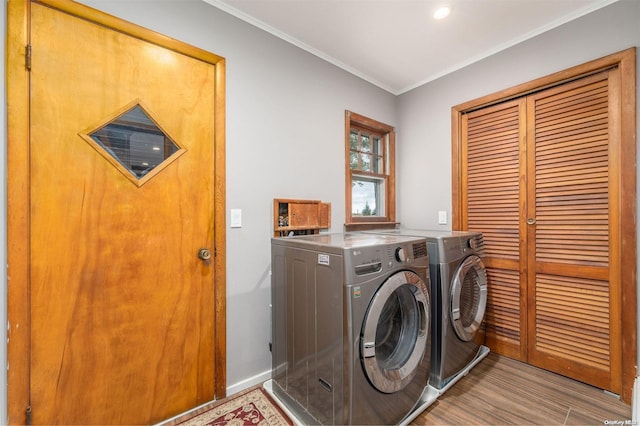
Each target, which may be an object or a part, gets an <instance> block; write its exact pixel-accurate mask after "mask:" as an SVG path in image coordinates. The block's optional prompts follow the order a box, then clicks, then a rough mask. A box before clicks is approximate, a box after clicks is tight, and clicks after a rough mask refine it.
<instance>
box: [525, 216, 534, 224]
mask: <svg viewBox="0 0 640 426" xmlns="http://www.w3.org/2000/svg"><path fill="white" fill-rule="evenodd" d="M535 223H536V219H535V218H533V217H530V218H529V219H527V225H535Z"/></svg>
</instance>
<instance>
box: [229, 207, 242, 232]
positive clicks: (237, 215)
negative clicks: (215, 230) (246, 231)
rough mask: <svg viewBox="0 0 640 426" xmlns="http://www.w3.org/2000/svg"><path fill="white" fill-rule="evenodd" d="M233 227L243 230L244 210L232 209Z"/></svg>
mask: <svg viewBox="0 0 640 426" xmlns="http://www.w3.org/2000/svg"><path fill="white" fill-rule="evenodd" d="M231 227H232V228H242V210H241V209H231Z"/></svg>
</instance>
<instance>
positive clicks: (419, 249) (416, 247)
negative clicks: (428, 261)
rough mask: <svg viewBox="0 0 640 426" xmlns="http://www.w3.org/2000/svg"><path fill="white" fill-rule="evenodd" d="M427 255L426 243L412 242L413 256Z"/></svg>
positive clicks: (415, 257) (418, 257)
mask: <svg viewBox="0 0 640 426" xmlns="http://www.w3.org/2000/svg"><path fill="white" fill-rule="evenodd" d="M426 255H427V243H426V241H423V242H421V243H415V244H413V258H414V259H420V258H421V257H425V256H426Z"/></svg>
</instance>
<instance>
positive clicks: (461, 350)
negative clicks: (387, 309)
mask: <svg viewBox="0 0 640 426" xmlns="http://www.w3.org/2000/svg"><path fill="white" fill-rule="evenodd" d="M368 232H378V233H382V234H387V235H404V236H414V237H422V238H425V239H426V241H427V247H428V251H429V259H430V278H431V295H432V300H433V303H432V323H431V329H432V339H433V340H432V342H431V350H432V353H431V375H430V377H429V385H430V386H433V387H434V388H436V389H438V390H439V391H440V393H442V392H444V391H446V390H447V389H448V388H449V387H451V386H452V385H453V384H454V383H455V382H457V381H458V380H459V379H460V378H461V377H463V376H464V375H466V373H467V372H468V371H469V370H470V369H471V368H472V367H473V366H475V365H476V364H477V363H478V362H480V361H481V360H482V359H483V358H484V357H486V356H487V355H488V353H489V349H488V348H487V347H486V346H484V345H483V343H484V322H483V320H484V314H485V310H486V306H487V272H486V269H485V266H484V264H483V263H482V259H481V256H482V254H483V251H484V239H483V237H482V233H479V232H467V231H437V230H416V229H393V230H381V231H368Z"/></svg>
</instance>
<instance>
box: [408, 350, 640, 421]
mask: <svg viewBox="0 0 640 426" xmlns="http://www.w3.org/2000/svg"><path fill="white" fill-rule="evenodd" d="M630 419H631V406H630V405H627V404H624V403H622V402H620V401H619V400H618V399H617V397H615V396H613V395H611V394H608V393H605V392H604V391H602V390H600V389H596V388H594V387H592V386H589V385H585V384H584V383H580V382H576V381H574V380H571V379H568V378H566V377H563V376H559V375H557V374H553V373H550V372H548V371H545V370H541V369H539V368H536V367H533V366H530V365H527V364H524V363H521V362H518V361H515V360H513V359H510V358H506V357H503V356H500V355H496V354H494V353H490V354H489V355H488V356H487V357H486V358H485V359H484V360H482V361H481V362H480V363H479V364H478V365H477V366H475V367H474V368H473V369H472V370H471V371H470V372H469V374H468V375H467V376H466V377H463V378H462V379H461V380H460V381H459V382H458V383H456V384H455V385H454V386H452V387H451V388H450V389H449V390H448V391H447V392H445V393H444V394H443V395H441V396H440V398H438V401H437V402H435V403H434V404H433V405H431V406H430V407H429V408H427V410H425V411H424V412H423V413H422V414H421V415H420V416H418V417H417V418H416V419H415V420H414V421H413V423H412V424H414V425H564V424H566V425H603V424H605V421H607V420H608V421H610V422H615V421H621V422H620V423H617V424H624V423H625V422H624V421H625V420H630ZM608 424H616V423H608Z"/></svg>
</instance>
